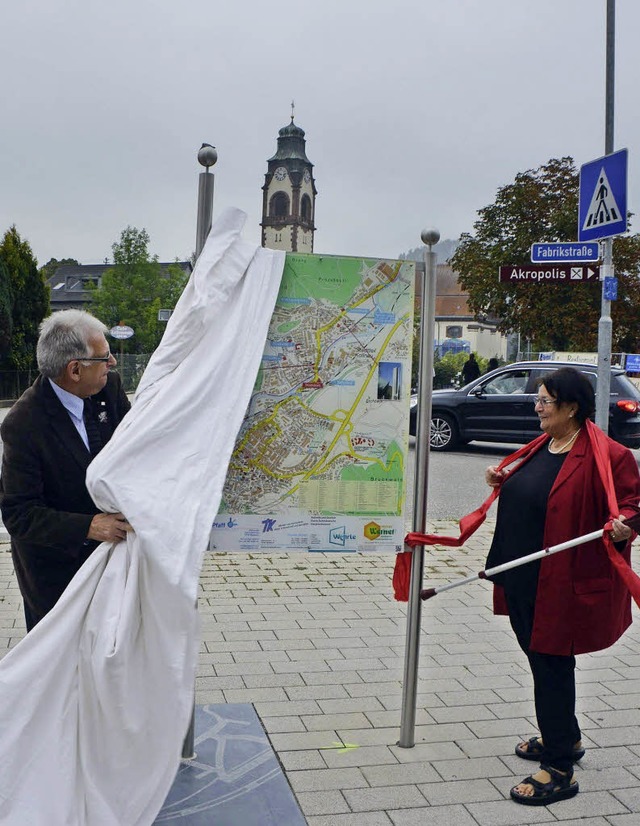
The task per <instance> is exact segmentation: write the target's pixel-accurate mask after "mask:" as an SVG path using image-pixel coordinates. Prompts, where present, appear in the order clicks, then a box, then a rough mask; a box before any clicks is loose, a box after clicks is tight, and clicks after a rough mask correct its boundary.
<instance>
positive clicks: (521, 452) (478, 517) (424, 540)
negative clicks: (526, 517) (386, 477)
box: [393, 420, 640, 606]
mask: <svg viewBox="0 0 640 826" xmlns="http://www.w3.org/2000/svg"><path fill="white" fill-rule="evenodd" d="M586 427H587V435H588V437H589V441H590V442H591V447H592V449H593V454H594V456H595V460H596V467H597V468H598V474H599V475H600V479H601V480H602V484H603V486H604V489H605V493H606V496H607V504H608V507H609V514H610V518H609V521H608V522H607V524H606V525H605V526H604V536H603V541H604V546H605V548H606V549H607V554H608V556H609V559H610V560H611V564H612V565H613V566H614V568H615V569H616V571H617V572H618V573H619V574H620V576H621V577H622V579H623V581H624V583H625V585H626V586H627V588H628V589H629V591H630V593H631V595H632V596H633V598H634V600H635V601H636V604H637V605H638V606H640V577H638V575H637V574H636V573H635V572H634V571H633V570H632V569H631V566H630V565H629V564H628V563H627V561H626V559H625V558H624V557H623V556H622V555H621V554H619V553H618V551H617V550H616V548H615V546H614V544H613V540H612V539H611V536H610V533H609V531H610V530H611V527H612V526H611V520H612V519H613V518H614V517H617V516H618V514H619V512H620V511H619V510H618V502H617V500H616V493H615V487H614V484H613V476H612V474H611V461H610V458H609V443H608V441H607V436H606V435H605V434H604V433H603V432H602V431H601V430H600V428H598V427H596V426H595V425H594V424H593V423H592V422H591V421H589V420H587V422H586ZM546 439H547V436H546V435H544V434H543V435H541V436H538V438H537V439H534V440H533V441H532V442H529V444H527V445H524V446H523V447H521V448H519V449H518V450H516V451H515V452H514V453H510V454H509V455H508V456H505V458H504V459H503V460H502V461H501V462H500V464H499V465H498V471H500V470H503V469H504V468H506V467H508V466H509V465H511V464H513V463H514V462H515V461H517V460H518V459H522V462H520V464H522V463H523V462H526V461H527V459H529V458H530V456H531V454H532V452H533V451H534V450H535V449H536V448H537V447H538V445H539V444H540V443H541V442H543V441H545V440H546ZM519 466H520V465H518V467H519ZM514 470H515V468H514ZM511 472H513V471H511ZM499 493H500V488H499V487H496V488H493V490H492V491H491V493H490V494H489V496H488V497H487V498H486V499H485V501H484V502H483V503H482V504H481V505H480V507H479V508H476V510H474V511H471V513H468V514H467V515H466V516H463V517H462V519H461V520H460V522H459V523H458V524H459V526H460V534H459V535H458V536H440V535H438V534H435V533H408V534H407V535H406V537H405V540H404V542H405V545H408V546H409V547H410V548H414V547H415V546H416V545H444V546H445V547H449V548H451V547H454V548H459V547H460V546H461V545H464V543H465V542H466V541H467V539H469V537H470V536H472V535H473V534H474V533H475V532H476V531H477V530H478V528H479V527H480V525H482V523H483V522H484V521H485V519H486V517H487V511H488V510H489V508H490V507H491V505H492V504H493V502H494V501H495V500H496V499H497V497H498V495H499ZM411 557H412V552H411V551H404V552H403V553H399V554H397V556H396V564H395V568H394V571H393V591H394V596H395V598H396V600H398V602H407V601H408V599H409V585H410V582H411Z"/></svg>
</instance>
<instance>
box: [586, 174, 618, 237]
mask: <svg viewBox="0 0 640 826" xmlns="http://www.w3.org/2000/svg"><path fill="white" fill-rule="evenodd" d="M619 220H620V210H619V209H618V204H616V199H615V197H614V195H613V192H612V191H611V185H610V184H609V179H608V178H607V173H606V172H605V168H604V166H603V167H602V169H601V170H600V175H599V176H598V185H597V186H596V189H595V192H594V193H593V197H592V198H591V203H590V204H589V210H588V212H587V217H586V218H585V219H584V224H583V225H582V229H583V230H584V229H589V227H595V226H599V227H601V226H603V225H605V224H615V223H617V222H618V221H619Z"/></svg>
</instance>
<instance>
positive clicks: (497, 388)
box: [482, 370, 529, 396]
mask: <svg viewBox="0 0 640 826" xmlns="http://www.w3.org/2000/svg"><path fill="white" fill-rule="evenodd" d="M528 378H529V370H512V371H510V372H508V373H501V374H500V375H499V376H495V377H494V378H492V379H490V380H489V381H488V382H486V384H483V385H482V389H483V390H484V392H485V393H487V395H490V396H496V395H502V396H504V395H511V394H512V393H524V392H525V389H526V387H527V380H528Z"/></svg>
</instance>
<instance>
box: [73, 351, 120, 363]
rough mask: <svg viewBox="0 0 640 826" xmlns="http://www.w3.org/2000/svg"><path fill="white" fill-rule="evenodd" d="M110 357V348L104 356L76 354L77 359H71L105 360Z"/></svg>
mask: <svg viewBox="0 0 640 826" xmlns="http://www.w3.org/2000/svg"><path fill="white" fill-rule="evenodd" d="M110 359H111V350H109V352H108V353H107V355H106V356H91V357H87V356H78V358H77V359H73V361H104V362H107V361H109V360H110Z"/></svg>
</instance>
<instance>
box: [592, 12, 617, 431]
mask: <svg viewBox="0 0 640 826" xmlns="http://www.w3.org/2000/svg"><path fill="white" fill-rule="evenodd" d="M615 35H616V0H607V56H606V77H605V87H606V94H605V128H604V153H605V155H610V154H611V153H612V152H613V116H614V101H615V43H616V36H615ZM613 274H614V270H613V239H612V238H607V239H605V241H604V255H603V266H602V269H601V278H602V298H601V302H600V320H599V322H598V393H597V395H596V424H597V425H598V427H599V428H600V429H601V430H604V432H605V433H608V432H609V394H610V391H611V342H612V328H613V322H612V320H611V302H610V301H608V300H607V299H606V298H605V297H604V295H605V292H604V285H605V283H606V282H605V280H604V279H605V278H607V277H613Z"/></svg>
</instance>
